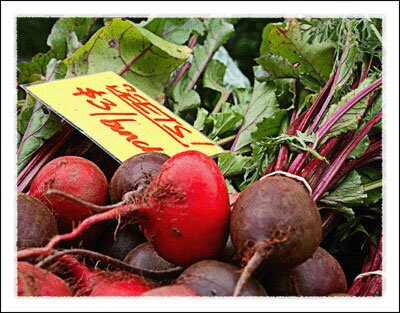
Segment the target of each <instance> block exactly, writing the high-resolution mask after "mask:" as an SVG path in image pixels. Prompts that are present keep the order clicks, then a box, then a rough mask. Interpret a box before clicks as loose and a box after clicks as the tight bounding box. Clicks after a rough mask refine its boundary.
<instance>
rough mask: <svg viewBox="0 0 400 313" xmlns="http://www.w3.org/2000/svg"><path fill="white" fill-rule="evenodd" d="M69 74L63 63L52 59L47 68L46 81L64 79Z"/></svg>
mask: <svg viewBox="0 0 400 313" xmlns="http://www.w3.org/2000/svg"><path fill="white" fill-rule="evenodd" d="M66 74H67V67H66V66H65V64H64V63H63V62H62V61H59V60H56V59H51V60H50V61H49V63H47V66H46V81H52V80H56V79H61V78H64V77H65V75H66Z"/></svg>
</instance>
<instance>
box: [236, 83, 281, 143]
mask: <svg viewBox="0 0 400 313" xmlns="http://www.w3.org/2000/svg"><path fill="white" fill-rule="evenodd" d="M278 109H279V107H278V101H277V99H276V96H275V86H274V84H271V83H265V82H264V83H256V84H255V85H254V90H253V94H252V97H251V100H250V103H249V104H248V106H247V108H246V111H245V112H244V120H243V124H242V126H241V128H240V130H239V132H238V134H237V137H236V140H235V142H234V144H233V145H232V148H231V149H232V150H231V151H238V150H240V149H241V148H243V147H244V146H246V145H248V144H250V142H251V134H252V133H253V132H254V131H255V130H257V126H256V125H257V124H258V123H259V122H261V121H262V120H263V119H264V118H267V117H271V116H272V115H273V114H275V112H276V111H277V110H278Z"/></svg>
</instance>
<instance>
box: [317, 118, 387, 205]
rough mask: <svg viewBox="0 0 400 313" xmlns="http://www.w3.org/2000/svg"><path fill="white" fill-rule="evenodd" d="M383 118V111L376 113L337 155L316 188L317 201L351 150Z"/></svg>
mask: <svg viewBox="0 0 400 313" xmlns="http://www.w3.org/2000/svg"><path fill="white" fill-rule="evenodd" d="M381 119H382V111H381V112H379V113H378V114H377V115H375V116H374V117H373V118H372V119H371V120H369V121H368V122H367V124H365V125H364V127H363V128H362V129H361V130H360V131H359V133H358V134H357V135H356V136H355V137H354V138H353V140H352V141H351V142H350V143H349V144H348V146H347V147H346V148H345V149H344V150H343V151H342V153H341V154H340V155H339V156H338V157H337V159H336V160H335V161H334V162H333V163H332V165H331V166H330V167H329V169H328V170H327V171H326V173H325V174H324V178H323V179H322V180H321V183H320V184H319V185H318V186H317V188H316V189H315V190H314V195H313V198H314V201H317V200H318V199H319V198H320V197H321V196H322V195H323V194H324V193H325V191H326V189H327V187H328V186H329V184H330V182H331V180H332V179H333V178H334V176H335V174H336V173H337V172H338V171H339V170H340V167H341V166H342V165H343V163H344V162H345V161H346V159H347V157H348V156H349V155H350V153H351V151H353V149H354V148H355V147H356V146H357V145H358V144H359V143H360V141H361V140H362V139H363V138H364V137H365V135H367V134H368V133H369V131H370V130H371V129H372V127H373V126H374V125H375V124H376V123H377V122H379V121H380V120H381Z"/></svg>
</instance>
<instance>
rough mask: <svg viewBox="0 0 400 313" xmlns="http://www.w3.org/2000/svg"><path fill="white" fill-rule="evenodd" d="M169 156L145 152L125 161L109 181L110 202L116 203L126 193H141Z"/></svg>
mask: <svg viewBox="0 0 400 313" xmlns="http://www.w3.org/2000/svg"><path fill="white" fill-rule="evenodd" d="M168 159H169V156H168V155H166V154H164V153H159V152H146V153H141V154H137V155H134V156H132V157H130V158H129V159H127V160H125V161H124V162H123V163H122V164H121V165H120V166H119V167H118V169H117V170H116V171H115V173H114V175H113V177H112V178H111V181H110V200H111V203H117V202H119V201H121V200H122V197H123V195H124V194H125V193H127V192H128V191H141V190H143V189H145V188H146V187H147V185H148V184H149V183H150V182H151V180H152V179H153V177H154V175H155V174H156V173H157V172H158V170H159V169H160V167H161V165H163V164H164V162H165V161H167V160H168Z"/></svg>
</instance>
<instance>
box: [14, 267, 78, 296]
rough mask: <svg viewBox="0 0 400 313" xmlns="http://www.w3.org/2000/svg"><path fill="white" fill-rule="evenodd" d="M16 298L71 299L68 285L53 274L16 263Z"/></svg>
mask: <svg viewBox="0 0 400 313" xmlns="http://www.w3.org/2000/svg"><path fill="white" fill-rule="evenodd" d="M18 296H36V297H37V296H47V297H71V296H72V291H71V289H70V288H69V287H68V285H67V284H66V283H65V282H64V281H63V280H62V279H61V278H60V277H58V276H56V275H54V274H53V273H51V272H49V271H46V270H44V269H41V268H39V267H36V266H34V265H32V264H30V263H27V262H18Z"/></svg>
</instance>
